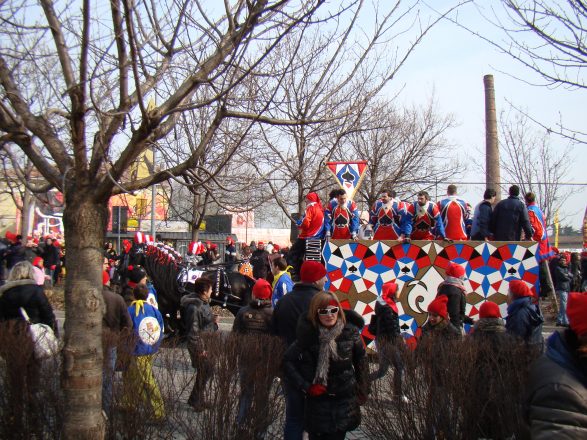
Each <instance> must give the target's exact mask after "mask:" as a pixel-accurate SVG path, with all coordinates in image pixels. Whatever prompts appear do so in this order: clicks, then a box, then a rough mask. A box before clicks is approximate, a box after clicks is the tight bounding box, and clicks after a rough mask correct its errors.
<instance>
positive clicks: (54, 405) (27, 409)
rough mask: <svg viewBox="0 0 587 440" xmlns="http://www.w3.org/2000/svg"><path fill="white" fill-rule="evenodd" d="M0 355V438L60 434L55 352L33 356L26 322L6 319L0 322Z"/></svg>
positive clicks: (59, 399) (58, 388)
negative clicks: (47, 355)
mask: <svg viewBox="0 0 587 440" xmlns="http://www.w3.org/2000/svg"><path fill="white" fill-rule="evenodd" d="M0 357H1V361H0V383H1V386H0V389H1V390H2V392H1V393H0V438H10V439H30V438H43V439H57V438H60V433H61V430H62V426H63V419H62V414H63V394H62V392H61V390H60V383H59V370H60V360H59V356H56V357H51V358H47V359H43V360H39V359H35V357H34V354H33V341H32V339H31V338H30V336H29V335H28V329H27V325H26V324H25V323H24V322H23V321H8V322H3V323H0Z"/></svg>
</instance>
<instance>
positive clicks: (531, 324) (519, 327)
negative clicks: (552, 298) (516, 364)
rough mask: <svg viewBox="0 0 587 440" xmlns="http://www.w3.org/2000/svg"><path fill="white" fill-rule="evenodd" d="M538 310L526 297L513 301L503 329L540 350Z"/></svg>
mask: <svg viewBox="0 0 587 440" xmlns="http://www.w3.org/2000/svg"><path fill="white" fill-rule="evenodd" d="M543 322H544V318H543V317H542V312H541V311H540V308H539V307H538V306H537V305H536V304H533V303H532V299H531V298H530V297H528V296H525V297H522V298H517V299H515V300H514V301H513V302H512V303H511V304H510V305H509V306H508V316H507V318H506V324H505V329H506V331H507V332H508V333H509V334H511V335H512V336H515V337H518V338H521V339H522V340H523V341H524V342H526V343H527V344H529V345H536V346H538V347H540V348H542V344H543V342H544V338H543V337H542V323H543Z"/></svg>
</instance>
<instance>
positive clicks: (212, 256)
mask: <svg viewBox="0 0 587 440" xmlns="http://www.w3.org/2000/svg"><path fill="white" fill-rule="evenodd" d="M204 246H205V247H206V250H205V251H204V252H203V253H202V254H201V257H202V261H200V262H199V263H198V266H208V265H210V264H215V263H217V262H218V259H219V258H220V254H219V253H218V248H217V247H215V245H214V244H212V242H211V241H207V242H206V243H205V244H204Z"/></svg>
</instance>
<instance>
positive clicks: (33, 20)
mask: <svg viewBox="0 0 587 440" xmlns="http://www.w3.org/2000/svg"><path fill="white" fill-rule="evenodd" d="M352 3H353V1H349V2H346V4H342V5H341V6H339V7H340V8H344V7H345V6H348V5H352ZM322 4H323V2H322V1H320V0H315V1H310V0H308V1H300V2H292V1H285V0H275V1H270V0H258V1H234V2H232V3H231V2H228V1H227V2H224V3H223V4H222V6H220V5H218V4H217V5H216V8H215V9H212V8H211V7H209V8H207V7H206V6H205V5H204V4H203V2H199V1H187V0H186V1H177V2H167V3H164V4H159V3H158V4H154V3H149V2H147V3H144V2H131V1H128V0H113V1H111V2H110V3H109V10H108V14H109V16H108V15H104V12H105V9H104V5H99V6H98V5H94V4H93V3H91V2H89V1H83V2H82V3H81V5H80V6H79V7H77V6H75V5H72V4H70V3H68V2H53V1H51V0H41V1H40V2H39V6H37V4H36V3H34V4H31V5H29V4H28V2H27V1H23V2H13V1H6V2H2V3H1V4H0V20H1V21H2V28H1V30H0V33H1V35H2V39H1V41H2V43H1V44H0V142H1V143H2V146H3V148H4V149H5V150H6V151H8V152H9V153H10V154H12V155H14V156H18V155H19V154H22V153H24V154H26V155H27V156H28V157H29V159H30V160H31V162H32V163H33V164H34V166H35V168H36V170H37V172H38V173H40V175H42V176H43V177H44V178H45V179H46V183H45V184H44V186H43V187H41V186H40V185H33V184H31V183H30V182H27V183H26V184H27V187H28V188H29V189H30V190H31V191H34V192H35V191H36V192H38V191H41V190H47V189H48V188H51V187H55V188H58V189H59V190H60V191H61V192H62V193H63V194H64V198H65V204H66V205H65V211H64V225H65V238H66V243H67V253H68V259H67V273H68V277H67V280H66V284H65V299H66V310H65V312H66V320H67V326H66V329H65V347H64V350H63V359H64V366H63V382H62V383H63V389H64V392H65V399H66V409H65V426H64V433H63V435H64V438H71V439H73V438H76V439H83V438H101V437H103V435H104V421H103V419H102V415H101V408H100V402H101V398H100V396H101V392H100V383H101V374H102V346H101V338H100V332H99V331H95V332H94V331H88V329H100V326H101V322H102V308H101V305H100V304H101V301H102V300H101V292H100V288H101V287H100V286H101V273H100V267H101V259H102V252H101V247H102V243H103V237H104V231H105V229H106V221H107V202H108V199H109V198H110V196H111V195H113V194H119V193H122V192H127V191H128V192H132V191H136V190H139V189H142V188H145V187H148V186H150V185H153V184H157V183H160V182H162V181H165V180H167V179H169V178H170V177H173V176H179V175H182V174H183V173H185V172H186V171H187V170H189V169H191V168H193V167H194V166H196V165H197V163H198V160H199V158H200V157H202V155H203V154H204V153H205V147H206V146H207V145H208V144H209V143H210V142H212V140H213V139H215V137H216V136H217V135H218V132H219V128H220V127H221V126H223V124H226V123H227V121H228V120H230V119H231V118H245V119H247V120H249V123H250V124H251V125H253V124H254V123H257V122H263V118H264V117H263V112H262V111H263V110H264V109H265V108H266V107H267V106H268V105H269V103H268V102H267V103H265V104H263V103H261V104H259V107H258V108H256V109H255V110H256V111H255V112H254V113H252V112H249V111H247V110H248V107H247V105H246V104H247V102H250V101H251V98H253V99H254V100H255V101H258V100H259V97H250V96H243V95H242V94H241V93H240V92H239V86H240V85H241V84H242V83H243V81H244V80H245V79H246V78H247V77H248V76H249V75H250V74H251V72H253V71H265V72H266V73H267V74H271V72H272V70H271V69H270V66H267V65H266V57H267V55H268V54H269V53H270V52H271V51H272V50H273V49H274V48H275V47H276V46H278V45H279V44H280V42H281V40H282V39H283V37H284V36H285V35H287V34H288V33H289V32H291V31H292V30H293V29H295V28H296V26H298V25H299V24H300V23H304V26H313V25H314V24H317V23H320V22H321V21H322V20H326V19H328V18H329V17H332V16H336V15H337V14H338V13H339V9H338V7H333V8H332V9H331V10H325V11H324V13H323V14H322V15H317V13H318V11H319V8H320V7H321V6H322ZM107 17H108V18H107ZM172 84H173V85H174V86H173V87H172V86H171V85H172ZM150 95H157V101H158V102H160V104H158V105H157V106H155V107H154V108H152V109H149V108H148V106H147V102H148V97H149V96H150ZM198 108H206V109H209V114H208V117H207V118H205V119H204V120H203V121H202V124H201V126H200V127H199V132H200V133H201V135H200V136H199V137H198V139H197V142H196V143H195V145H194V149H193V150H191V151H189V153H188V154H187V155H186V157H184V158H179V157H178V158H177V159H176V161H175V162H174V163H173V166H169V167H167V168H165V169H161V170H159V171H157V172H154V173H153V174H151V175H149V176H147V177H144V178H140V179H136V180H132V179H130V178H129V176H128V169H129V166H130V164H131V163H132V162H133V161H134V160H135V159H136V158H137V157H138V156H139V155H140V154H141V153H142V152H143V151H145V150H146V149H148V148H152V147H153V145H156V146H157V145H163V144H164V143H163V142H162V140H164V139H167V138H168V137H169V136H170V134H171V133H172V132H173V128H174V127H175V125H176V123H177V121H178V119H179V117H180V115H181V114H182V112H184V111H186V110H190V109H198ZM270 122H271V121H270ZM161 156H164V154H163V152H161Z"/></svg>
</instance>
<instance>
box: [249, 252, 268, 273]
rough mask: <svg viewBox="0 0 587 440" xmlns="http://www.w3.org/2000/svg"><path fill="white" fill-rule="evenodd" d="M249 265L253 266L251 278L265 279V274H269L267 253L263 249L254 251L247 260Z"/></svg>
mask: <svg viewBox="0 0 587 440" xmlns="http://www.w3.org/2000/svg"><path fill="white" fill-rule="evenodd" d="M249 262H250V263H251V265H252V266H253V278H256V279H259V278H263V279H265V278H267V274H268V273H269V270H270V267H269V252H267V251H266V250H265V249H263V250H261V249H256V250H255V251H254V252H253V253H252V254H251V258H250V260H249Z"/></svg>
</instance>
